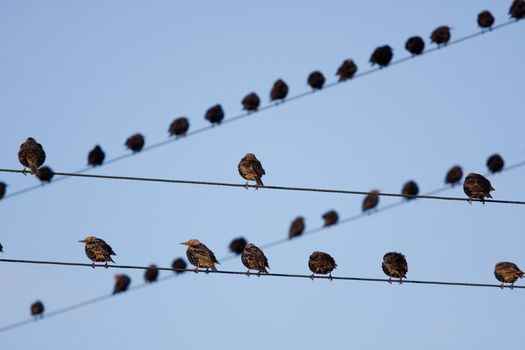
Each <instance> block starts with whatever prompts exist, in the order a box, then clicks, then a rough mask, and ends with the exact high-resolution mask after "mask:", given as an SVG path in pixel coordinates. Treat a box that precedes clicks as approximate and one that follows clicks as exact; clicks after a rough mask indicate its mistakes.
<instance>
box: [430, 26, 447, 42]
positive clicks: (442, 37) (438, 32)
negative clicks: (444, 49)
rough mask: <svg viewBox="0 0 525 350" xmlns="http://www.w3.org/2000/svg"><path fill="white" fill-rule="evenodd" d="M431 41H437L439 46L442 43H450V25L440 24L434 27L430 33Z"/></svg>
mask: <svg viewBox="0 0 525 350" xmlns="http://www.w3.org/2000/svg"><path fill="white" fill-rule="evenodd" d="M430 39H431V42H433V43H436V44H437V45H438V47H439V46H440V45H446V44H448V42H449V40H450V27H448V26H440V27H437V28H436V29H434V31H433V32H432V34H431V35H430Z"/></svg>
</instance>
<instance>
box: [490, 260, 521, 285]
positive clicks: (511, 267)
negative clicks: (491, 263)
mask: <svg viewBox="0 0 525 350" xmlns="http://www.w3.org/2000/svg"><path fill="white" fill-rule="evenodd" d="M494 276H495V277H496V279H497V280H498V281H500V282H501V288H503V287H504V286H505V283H510V288H512V287H514V282H516V281H517V280H518V278H523V271H521V270H520V269H519V267H518V266H517V265H516V264H514V263H511V262H499V263H497V264H496V266H495V267H494Z"/></svg>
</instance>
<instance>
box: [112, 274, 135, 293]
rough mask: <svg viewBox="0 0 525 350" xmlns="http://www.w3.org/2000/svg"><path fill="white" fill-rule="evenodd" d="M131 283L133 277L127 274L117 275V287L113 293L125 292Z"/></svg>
mask: <svg viewBox="0 0 525 350" xmlns="http://www.w3.org/2000/svg"><path fill="white" fill-rule="evenodd" d="M130 283H131V278H129V277H128V276H126V275H115V287H114V288H113V294H118V293H123V292H125V291H127V290H128V287H129V285H130Z"/></svg>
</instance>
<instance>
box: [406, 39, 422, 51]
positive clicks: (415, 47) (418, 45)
mask: <svg viewBox="0 0 525 350" xmlns="http://www.w3.org/2000/svg"><path fill="white" fill-rule="evenodd" d="M405 49H407V51H408V52H410V53H411V54H412V55H421V54H422V53H423V51H424V50H425V42H424V41H423V38H421V37H420V36H412V37H410V38H408V40H407V42H406V43H405Z"/></svg>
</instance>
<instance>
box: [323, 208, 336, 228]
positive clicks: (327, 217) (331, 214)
mask: <svg viewBox="0 0 525 350" xmlns="http://www.w3.org/2000/svg"><path fill="white" fill-rule="evenodd" d="M322 218H323V220H324V227H328V226H333V225H335V224H337V222H338V221H339V215H338V214H337V212H336V211H335V210H330V211H327V212H326V213H324V214H323V216H322Z"/></svg>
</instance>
